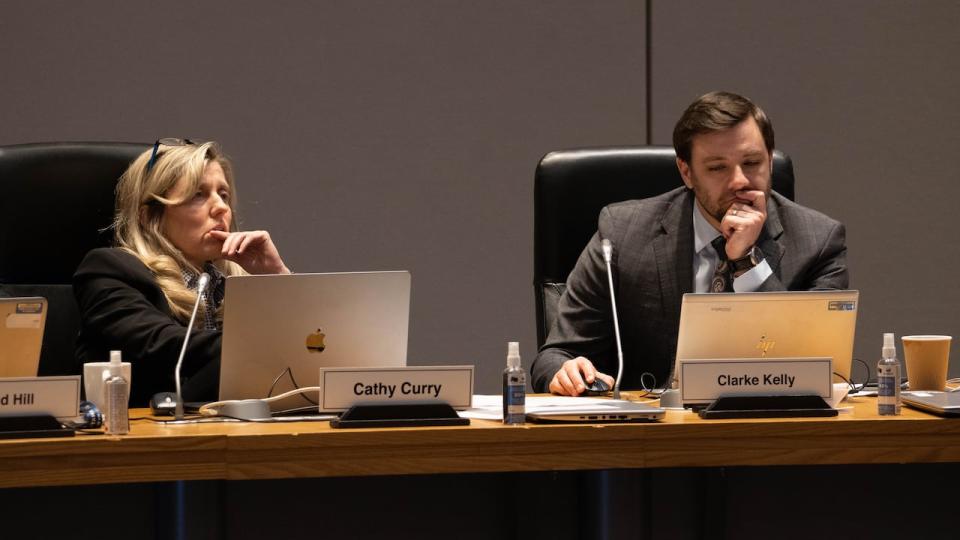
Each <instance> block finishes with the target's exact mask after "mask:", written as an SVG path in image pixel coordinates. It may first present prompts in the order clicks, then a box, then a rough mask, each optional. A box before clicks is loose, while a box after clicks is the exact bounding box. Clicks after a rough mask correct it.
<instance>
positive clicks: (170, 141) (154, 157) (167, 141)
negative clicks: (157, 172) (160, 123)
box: [147, 138, 201, 172]
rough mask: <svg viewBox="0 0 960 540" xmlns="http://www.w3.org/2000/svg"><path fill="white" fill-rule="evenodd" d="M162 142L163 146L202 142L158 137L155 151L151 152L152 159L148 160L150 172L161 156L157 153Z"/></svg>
mask: <svg viewBox="0 0 960 540" xmlns="http://www.w3.org/2000/svg"><path fill="white" fill-rule="evenodd" d="M161 144H162V145H163V146H190V145H197V144H201V143H197V142H194V141H191V140H190V139H172V138H163V139H157V142H155V143H153V152H151V153H150V161H148V162H147V172H150V169H153V166H154V165H155V164H156V163H157V158H158V157H160V156H159V155H157V151H158V150H159V149H160V145H161Z"/></svg>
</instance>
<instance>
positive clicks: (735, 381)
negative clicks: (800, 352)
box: [680, 358, 833, 405]
mask: <svg viewBox="0 0 960 540" xmlns="http://www.w3.org/2000/svg"><path fill="white" fill-rule="evenodd" d="M784 395H814V396H820V397H822V398H824V399H826V400H828V401H829V399H830V398H831V397H833V359H832V358H706V359H681V360H680V396H681V397H682V399H683V404H684V405H699V404H705V403H710V402H712V401H714V400H715V399H717V398H718V397H720V396H784Z"/></svg>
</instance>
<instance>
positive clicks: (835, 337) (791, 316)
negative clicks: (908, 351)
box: [677, 291, 860, 384]
mask: <svg viewBox="0 0 960 540" xmlns="http://www.w3.org/2000/svg"><path fill="white" fill-rule="evenodd" d="M859 298H860V293H859V292H858V291H789V292H757V293H736V294H685V295H683V304H682V307H681V309H680V333H679V335H678V336H677V362H678V363H679V361H680V360H681V359H687V358H763V357H771V358H774V357H775V358H803V357H830V358H833V371H834V373H839V374H841V375H843V376H844V377H846V378H847V379H849V378H850V362H851V360H852V358H853V337H854V333H855V331H856V326H857V307H858V303H859ZM834 382H840V379H838V378H837V377H834ZM681 384H682V381H681Z"/></svg>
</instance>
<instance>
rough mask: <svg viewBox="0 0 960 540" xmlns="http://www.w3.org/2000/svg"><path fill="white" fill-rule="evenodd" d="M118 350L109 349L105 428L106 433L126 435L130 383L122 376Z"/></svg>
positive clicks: (128, 419)
mask: <svg viewBox="0 0 960 540" xmlns="http://www.w3.org/2000/svg"><path fill="white" fill-rule="evenodd" d="M120 362H121V358H120V351H110V377H109V378H108V379H107V382H106V383H104V388H105V390H104V394H106V396H105V398H104V401H106V402H107V411H106V412H107V414H106V422H105V424H106V428H107V434H108V435H126V434H127V433H129V432H130V416H129V410H128V407H129V401H130V384H129V383H128V382H127V380H126V379H124V378H123V368H122V364H121V363H120Z"/></svg>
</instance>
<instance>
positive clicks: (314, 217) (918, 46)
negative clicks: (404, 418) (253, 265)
mask: <svg viewBox="0 0 960 540" xmlns="http://www.w3.org/2000/svg"><path fill="white" fill-rule="evenodd" d="M648 7H649V15H650V17H649V20H648V18H647V14H648ZM648 23H649V27H650V28H651V35H650V40H649V54H650V58H651V64H650V66H649V68H650V76H649V78H648V77H647V65H646V58H647V54H648V41H647V36H646V28H647V25H648ZM958 27H960V4H958V3H956V2H952V1H941V2H934V1H927V2H899V1H898V2H893V1H882V2H881V1H865V0H864V1H848V2H842V3H838V2H827V1H812V2H790V1H779V2H771V1H761V0H750V1H736V2H727V3H715V2H705V1H704V2H693V1H672V2H666V1H661V0H651V3H650V4H649V5H648V3H647V2H645V1H614V0H606V1H602V2H579V1H553V2H533V1H531V2H513V1H486V2H453V1H440V0H432V1H431V0H418V1H410V2H392V1H323V2H306V1H303V2H292V1H291V2H276V3H274V2H254V1H239V2H227V1H223V0H218V1H206V2H202V3H188V2H167V3H156V2H142V1H116V2H107V1H98V2H87V3H82V4H79V3H68V2H52V1H29V2H28V1H20V0H18V1H13V2H6V3H4V5H3V6H2V9H0V52H2V57H3V59H4V60H3V64H2V65H3V69H2V84H0V103H2V105H0V144H15V143H21V142H37V141H57V140H64V141H67V140H121V141H141V142H151V141H153V140H154V139H156V138H157V137H162V136H189V137H196V138H199V139H215V140H219V141H221V142H222V143H223V145H224V147H225V149H226V150H227V152H228V153H229V154H230V155H231V156H232V157H233V159H234V161H235V163H236V169H237V173H238V182H239V191H240V194H239V195H240V201H241V207H240V218H241V224H242V225H243V226H244V227H245V228H258V229H260V228H263V229H268V230H270V231H271V233H272V235H273V237H274V239H275V241H276V242H277V244H278V245H279V247H280V248H281V252H282V253H283V255H284V257H285V259H286V261H287V263H288V265H289V266H291V267H292V268H294V269H296V270H298V271H316V272H320V271H342V270H386V269H407V270H410V271H411V272H412V274H413V298H412V305H411V325H410V342H409V362H410V363H411V364H451V363H454V364H455V363H471V364H475V365H476V366H477V391H478V392H482V393H496V392H498V391H499V373H500V370H501V369H502V366H503V363H504V356H505V352H506V342H507V341H510V340H519V341H520V342H521V351H522V353H523V356H524V364H525V365H526V366H529V364H530V362H531V361H532V359H533V356H534V353H535V351H534V347H535V339H536V337H535V336H536V334H535V330H534V320H533V317H534V308H533V293H532V286H531V281H532V269H533V262H532V249H533V242H532V235H533V233H532V225H533V219H532V217H533V201H532V187H533V170H534V167H535V166H536V163H537V161H538V160H539V158H540V157H541V156H542V155H543V154H545V153H547V152H549V151H551V150H555V149H559V148H568V147H577V146H602V145H613V144H645V143H647V142H652V143H655V144H668V143H669V140H670V132H671V130H672V125H673V122H674V121H675V120H676V118H677V117H678V116H679V114H680V113H681V112H682V110H683V108H684V107H685V106H686V105H687V104H688V103H689V102H690V101H692V100H693V99H694V98H696V97H697V96H698V95H700V94H702V93H704V92H706V91H709V90H714V89H728V90H733V91H737V92H741V93H743V94H745V95H748V96H750V97H752V98H753V99H755V100H756V101H757V102H758V103H760V104H761V105H762V106H763V107H764V108H765V109H766V111H767V112H768V114H769V115H770V116H771V117H772V119H773V121H774V124H775V126H776V128H777V142H778V146H779V147H780V148H782V149H783V150H785V151H786V152H788V153H789V154H790V155H791V156H792V157H793V158H794V162H795V165H796V168H797V175H798V187H797V193H798V199H799V200H800V202H802V203H803V204H806V205H808V206H812V207H815V208H818V209H820V210H821V211H824V212H825V213H827V214H830V215H832V216H834V217H836V218H838V219H840V220H842V221H844V222H845V223H846V224H847V226H848V244H849V246H850V266H851V270H852V277H853V281H852V283H853V286H854V287H856V288H858V289H860V290H861V291H862V295H863V296H862V311H861V317H860V322H859V326H858V338H857V345H856V355H857V356H859V357H861V358H864V359H865V360H867V361H870V362H871V363H872V362H873V361H874V359H875V357H876V356H877V355H878V353H879V346H880V334H881V332H883V331H894V332H896V333H897V334H898V335H900V334H908V333H947V334H952V335H955V336H958V337H960V323H958V315H957V313H958V309H957V306H958V305H960V287H958V286H957V285H956V284H955V281H956V279H957V278H956V276H957V274H958V269H960V250H958V249H957V247H958V241H957V227H956V225H955V224H956V218H955V216H954V215H953V213H952V212H953V207H954V206H955V201H957V200H958V195H960V178H958V176H960V174H958V172H957V170H958V169H957V168H956V167H954V166H952V165H953V162H954V161H955V160H956V157H957V153H958V149H960V135H958V130H957V125H958V124H960V106H958V105H957V99H956V96H957V90H956V89H957V88H958V83H960V76H958V67H960V65H958V64H960V62H958V60H957V58H958V53H960V37H958V36H960V33H958V32H957V28H958ZM648 85H649V88H650V95H649V98H650V103H651V109H650V110H651V114H650V115H649V116H650V118H649V121H650V128H651V131H652V141H648V140H647V135H646V133H647V122H648V118H647V112H646V101H647V97H648V96H647V88H648ZM54 218H55V216H54ZM66 225H67V224H65V226H66ZM957 355H958V348H957V345H956V344H955V345H954V349H953V357H954V361H953V366H954V369H952V370H951V371H952V372H953V373H954V374H960V360H958V358H960V357H958V356H957Z"/></svg>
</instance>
